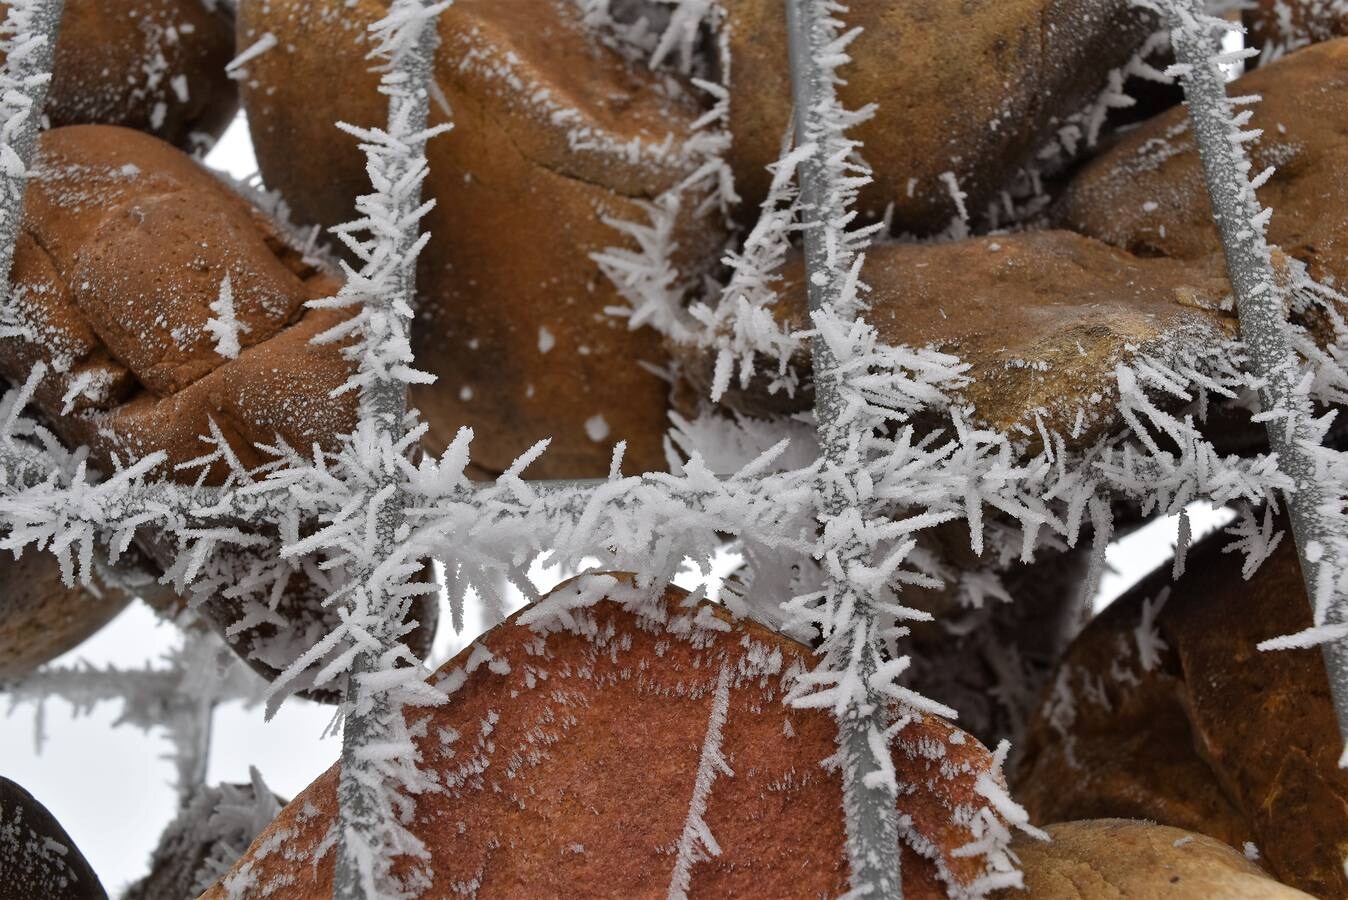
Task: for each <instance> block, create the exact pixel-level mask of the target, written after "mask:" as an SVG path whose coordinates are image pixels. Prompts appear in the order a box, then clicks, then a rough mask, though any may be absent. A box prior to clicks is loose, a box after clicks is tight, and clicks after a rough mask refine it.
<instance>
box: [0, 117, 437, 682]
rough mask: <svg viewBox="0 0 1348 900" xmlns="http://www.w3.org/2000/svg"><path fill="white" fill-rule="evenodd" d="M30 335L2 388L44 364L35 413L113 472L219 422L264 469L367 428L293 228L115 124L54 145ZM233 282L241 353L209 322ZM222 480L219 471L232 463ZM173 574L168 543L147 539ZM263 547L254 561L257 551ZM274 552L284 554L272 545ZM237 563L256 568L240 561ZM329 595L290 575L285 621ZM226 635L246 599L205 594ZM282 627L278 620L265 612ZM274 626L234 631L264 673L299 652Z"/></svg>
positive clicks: (320, 274) (175, 455)
mask: <svg viewBox="0 0 1348 900" xmlns="http://www.w3.org/2000/svg"><path fill="white" fill-rule="evenodd" d="M14 277H15V283H16V286H17V294H16V296H17V299H18V302H17V303H16V304H15V309H14V315H15V317H16V318H17V321H18V322H19V324H20V326H21V327H20V328H18V329H17V331H18V333H17V334H15V335H11V336H9V337H5V338H2V339H0V375H3V376H4V377H5V378H7V379H8V380H10V381H13V382H20V381H23V380H25V379H26V378H28V376H29V373H30V372H32V371H33V369H34V366H35V365H37V364H39V363H41V364H45V365H46V366H47V367H48V374H47V376H46V377H45V378H44V379H43V381H42V382H41V385H40V388H39V390H38V391H37V394H36V397H35V405H36V406H37V408H38V410H39V411H40V412H41V413H42V414H43V417H44V418H45V419H46V421H47V422H48V424H49V425H50V426H51V427H52V429H53V430H54V431H55V432H56V433H57V434H58V435H59V436H60V437H61V438H62V439H63V440H64V441H65V443H66V444H67V445H68V446H71V447H76V446H87V447H89V448H91V450H92V458H93V460H94V462H95V464H96V465H97V467H98V468H99V469H101V470H102V471H104V472H107V471H111V470H112V464H113V463H112V460H113V458H114V457H119V458H121V459H122V460H128V459H135V458H140V457H143V456H145V455H148V454H150V453H155V452H163V453H165V454H166V456H167V466H166V467H165V468H163V469H161V473H162V474H163V475H164V477H176V478H179V479H182V480H185V481H187V482H189V483H190V482H191V481H193V480H194V479H195V478H196V477H197V472H196V470H191V469H188V470H175V469H172V468H169V467H168V466H174V465H177V464H179V463H184V462H187V461H189V460H192V459H194V458H197V457H199V456H201V455H202V454H203V453H204V452H207V451H208V450H209V449H210V448H209V446H208V445H207V444H205V443H203V442H202V436H203V435H207V434H209V431H210V427H211V424H212V423H214V425H215V426H216V427H217V428H218V429H219V430H220V432H221V434H223V435H224V437H225V438H226V440H227V441H228V442H229V443H230V445H231V447H232V449H233V451H234V453H235V455H236V456H237V458H238V459H239V460H240V461H241V462H242V463H243V464H244V465H245V466H253V465H256V464H259V463H261V462H263V461H264V460H266V459H267V458H268V457H266V456H265V454H264V453H263V452H262V451H260V450H259V449H257V446H256V445H257V444H259V443H261V444H268V445H274V444H275V443H276V442H277V439H278V437H279V438H280V439H281V440H283V441H285V442H286V443H287V444H289V445H290V446H291V447H295V448H302V449H304V450H307V449H308V448H310V447H312V446H313V445H315V444H318V445H320V446H324V447H329V448H331V447H332V446H334V444H335V442H336V439H337V438H338V436H339V435H341V434H343V433H345V432H347V431H349V430H350V428H351V427H352V425H353V423H354V421H355V408H354V406H355V404H354V400H353V399H352V398H351V395H346V396H345V397H343V398H339V399H334V398H333V397H332V396H331V394H332V392H333V390H335V389H336V388H337V387H339V386H340V385H342V384H343V382H345V380H346V378H347V376H348V374H349V371H350V369H349V363H348V362H347V361H346V360H345V359H344V358H343V357H342V355H341V352H340V349H339V347H337V346H335V345H332V344H328V345H323V346H315V345H313V344H311V343H310V341H311V339H312V338H313V337H314V336H315V335H317V334H319V333H321V332H322V331H324V330H325V329H326V328H328V327H329V326H331V325H333V324H336V323H338V322H340V321H341V317H342V316H345V315H348V314H349V313H346V312H341V311H331V310H307V309H306V308H305V302H306V301H307V300H309V299H312V298H316V297H322V296H327V295H330V294H331V293H332V292H333V291H335V290H336V289H337V288H338V282H337V280H336V279H334V278H333V277H331V276H330V275H328V274H326V273H325V272H324V271H323V270H322V269H320V268H319V267H318V266H317V265H316V264H315V263H314V262H313V261H312V260H308V259H306V258H305V257H304V256H303V254H301V253H300V252H298V251H297V250H295V249H293V248H292V247H291V246H290V244H289V243H288V242H287V240H286V238H285V235H284V234H283V232H282V231H281V229H280V228H279V227H278V226H277V225H276V224H275V223H274V222H273V221H272V220H271V219H269V218H268V217H267V216H266V215H264V214H263V213H262V212H261V211H260V210H258V209H257V208H255V207H254V206H252V205H251V204H249V203H248V202H247V201H246V200H244V199H243V198H242V197H241V196H239V195H238V194H236V193H235V192H234V191H233V190H232V189H230V188H229V187H227V186H226V185H225V184H224V183H223V182H221V181H220V180H218V179H217V178H216V177H215V176H213V175H212V174H211V173H210V172H209V171H207V170H206V169H204V168H203V167H201V166H200V165H198V164H197V163H195V162H193V161H192V160H191V159H190V158H189V157H187V156H186V155H185V154H183V153H181V152H180V151H178V150H175V149H174V148H172V147H170V146H169V145H168V144H166V143H164V142H162V141H160V140H158V139H156V138H153V137H150V136H148V135H145V134H142V133H140V132H136V131H131V130H128V129H123V128H115V127H112V126H105V125H104V126H72V127H69V128H58V129H55V130H53V131H50V132H48V133H46V134H45V135H44V136H43V138H42V142H41V147H40V151H39V157H38V161H37V167H36V175H35V178H34V180H33V182H32V183H31V185H30V187H29V190H28V195H27V205H26V208H25V216H24V228H23V233H22V235H21V236H20V238H19V242H18V246H17V249H16V256H15V263H14ZM226 279H228V280H229V284H230V289H231V291H232V293H233V302H234V307H235V317H236V319H237V321H238V322H239V323H240V324H241V325H242V327H243V328H244V329H246V330H244V331H242V333H241V334H240V335H239V343H240V345H241V349H240V352H238V353H237V355H236V356H235V355H233V354H232V351H230V350H229V349H228V348H222V347H221V346H220V345H219V344H218V343H217V338H216V336H215V335H214V334H213V333H212V331H211V330H210V329H208V328H207V327H206V325H207V323H208V321H210V320H211V319H212V317H213V316H214V315H215V313H214V312H213V311H212V310H211V304H212V303H214V302H215V301H216V300H217V299H218V298H219V296H220V293H221V290H222V285H223V284H224V282H225V280H226ZM209 474H210V480H212V481H218V480H219V479H221V478H222V477H223V476H224V466H223V464H217V465H216V466H215V467H213V468H212V470H211V472H210V473H209ZM140 539H141V542H142V545H143V546H144V547H145V549H146V551H147V552H148V553H149V555H150V556H152V557H153V558H154V559H155V560H156V561H157V562H158V563H159V564H160V565H161V566H162V565H166V564H167V563H168V561H169V560H170V559H171V556H170V548H169V547H168V545H167V543H166V542H164V541H162V540H160V539H159V536H157V535H155V534H153V533H151V532H149V531H148V530H147V531H146V532H145V533H143V534H141V535H140ZM248 552H256V551H248ZM266 552H267V553H268V554H270V553H273V552H274V549H268V550H267V551H266ZM241 564H246V561H245V563H241ZM321 600H322V597H321V593H320V592H318V591H317V590H316V589H315V587H314V586H313V585H312V584H310V583H309V582H308V579H307V578H304V577H302V576H300V575H293V576H292V577H291V581H290V584H289V586H288V588H287V593H286V598H285V599H284V600H283V601H282V603H281V609H280V610H279V613H280V616H281V618H283V619H284V620H285V621H287V622H288V623H290V626H291V627H293V628H295V629H298V630H299V632H300V633H302V634H305V635H306V637H307V638H312V637H313V635H314V634H315V633H317V632H314V631H312V630H311V629H313V628H316V627H318V625H317V624H316V622H315V620H316V619H320V618H321V617H323V616H324V615H327V613H324V611H323V610H322V608H321V605H320V602H321ZM420 606H421V608H420V609H419V610H418V612H417V617H418V619H419V621H420V622H421V624H422V626H423V627H422V629H421V630H420V631H418V632H417V633H416V635H414V637H413V638H409V641H411V642H412V643H413V644H414V645H415V646H416V647H417V648H418V649H425V647H426V646H428V641H429V636H430V634H431V633H432V632H433V622H434V613H435V606H434V603H433V602H432V603H423V604H421V605H420ZM205 610H206V613H207V615H208V616H209V617H210V618H211V619H212V620H214V621H215V622H216V624H217V625H218V626H219V627H221V628H222V629H224V628H227V627H228V626H230V625H231V624H233V623H234V622H235V621H237V620H238V618H239V617H240V616H241V615H242V609H241V605H240V603H239V602H237V601H235V600H232V599H225V598H223V597H222V596H219V595H216V594H211V595H210V596H209V597H208V600H207V603H206V606H205ZM264 618H271V617H264ZM276 631H277V626H276V625H274V624H272V623H270V622H268V623H265V624H262V625H259V626H258V627H257V628H255V629H248V630H246V631H243V632H240V633H233V634H230V635H229V640H230V642H231V644H232V645H233V646H235V648H236V649H238V650H239V651H240V653H241V654H242V655H244V657H245V658H246V659H248V661H249V662H250V663H251V664H253V665H254V666H255V667H257V668H258V669H259V670H260V671H262V672H263V673H264V674H274V673H275V672H276V671H277V670H278V669H280V668H283V667H284V666H285V665H286V664H287V663H288V662H289V661H290V658H291V657H290V656H288V655H287V654H293V652H294V649H293V648H294V646H295V641H293V640H286V636H285V635H284V634H282V635H281V636H280V637H281V639H280V640H278V641H275V642H273V641H272V640H271V638H273V637H275V636H276Z"/></svg>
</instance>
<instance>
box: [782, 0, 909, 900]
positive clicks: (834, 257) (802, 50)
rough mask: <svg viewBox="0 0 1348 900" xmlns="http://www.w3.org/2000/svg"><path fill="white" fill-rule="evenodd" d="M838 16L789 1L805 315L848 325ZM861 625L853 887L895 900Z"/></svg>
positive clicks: (847, 787)
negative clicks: (837, 142)
mask: <svg viewBox="0 0 1348 900" xmlns="http://www.w3.org/2000/svg"><path fill="white" fill-rule="evenodd" d="M836 10H837V7H836V5H835V4H832V3H829V2H827V0H786V11H787V28H788V33H789V37H790V54H791V60H790V62H791V76H792V77H791V81H792V93H793V97H794V101H795V109H796V146H797V148H798V150H799V149H802V148H804V147H806V146H808V145H813V147H814V149H813V152H811V153H810V154H809V155H808V156H806V157H805V158H804V159H803V160H802V161H801V164H800V169H799V184H800V197H801V209H802V219H803V225H804V240H805V267H806V272H807V278H806V282H807V284H808V292H809V300H810V309H811V312H813V313H816V314H818V313H824V314H830V315H832V314H840V315H842V316H844V317H847V318H851V317H854V316H855V314H856V309H855V305H854V304H852V303H849V298H848V296H847V294H848V291H847V280H848V279H852V278H855V276H856V272H855V271H854V270H852V269H850V267H849V266H848V263H850V262H851V260H850V259H848V258H847V254H842V255H841V256H842V258H841V259H840V258H839V253H838V248H837V246H836V239H837V238H838V236H839V235H838V234H837V232H838V231H840V230H841V229H842V228H843V227H845V225H846V222H847V219H848V210H847V209H846V208H845V207H844V206H843V204H842V203H840V202H839V200H840V198H841V197H842V196H845V194H846V190H845V188H844V187H842V186H840V185H838V184H837V183H836V180H837V179H838V178H840V177H841V176H840V174H839V173H838V172H837V171H836V161H835V160H834V159H833V158H832V156H833V154H834V153H835V152H837V151H838V149H839V148H837V147H835V146H832V145H831V142H830V141H829V140H828V139H827V137H828V135H829V134H830V133H835V134H836V133H840V132H841V129H842V128H844V127H845V123H844V122H840V121H835V120H831V119H833V117H834V116H835V115H836V114H838V113H841V109H840V108H839V107H838V105H837V103H836V98H835V91H834V80H835V77H836V76H835V75H834V68H835V67H836V65H837V60H836V58H835V59H833V60H830V59H829V57H830V56H832V55H834V54H835V53H837V52H840V51H841V48H836V49H835V48H834V47H832V46H830V45H832V44H834V43H835V42H836V41H837V35H836V27H835V26H836V23H834V22H833V21H832V19H831V14H832V13H833V12H835V11H836ZM844 46H845V45H844ZM831 231H832V232H833V233H832V234H831V233H830V232H831ZM831 243H833V246H830V244H831ZM849 307H850V308H849ZM811 349H812V354H813V360H814V384H815V418H816V421H817V428H818V433H819V443H820V450H821V452H822V455H823V457H824V461H825V463H826V467H827V469H828V470H830V471H828V472H827V473H826V475H825V477H824V479H823V480H822V482H821V491H822V496H821V506H822V508H821V510H820V511H821V513H822V514H823V515H822V516H821V518H825V519H828V518H837V517H841V516H845V515H846V514H847V513H848V507H849V501H848V498H847V494H846V493H845V492H844V491H843V490H842V489H841V486H840V484H839V480H840V479H842V480H846V479H847V478H848V475H849V474H854V470H855V469H856V468H857V466H858V465H859V460H858V458H857V453H858V450H859V447H858V443H857V442H856V441H855V440H854V435H853V434H852V431H853V429H851V428H849V427H848V426H847V425H845V424H843V423H842V419H843V418H844V417H843V411H844V405H845V404H844V402H843V400H842V397H841V393H840V376H839V373H838V360H837V358H836V357H835V355H834V353H833V350H832V349H831V348H830V347H829V345H828V343H827V341H825V340H824V339H822V338H816V339H815V340H814V341H813V342H812V348H811ZM838 555H839V557H840V558H841V559H840V567H841V568H842V569H850V568H851V567H852V566H854V565H857V564H859V563H863V562H864V561H865V560H866V558H867V556H868V555H869V554H868V548H867V547H866V546H864V545H863V543H862V542H861V541H860V539H859V538H857V537H852V538H851V539H849V540H846V541H845V542H844V544H843V546H842V547H841V548H839V552H838ZM833 588H834V590H836V591H837V592H838V593H839V594H843V595H848V596H847V597H846V602H850V603H852V604H855V606H856V607H858V608H859V609H862V610H864V609H865V607H866V606H867V603H868V601H869V599H870V598H868V597H866V596H862V595H861V592H860V591H858V590H857V589H856V588H855V586H854V585H850V584H835V585H833ZM859 618H860V619H861V625H860V626H859V628H858V629H855V630H854V629H850V628H849V629H847V633H845V634H841V635H836V634H835V635H834V636H833V638H832V639H833V640H842V641H845V642H848V643H849V644H850V647H849V650H850V651H851V652H849V653H848V654H847V655H848V656H850V657H853V658H858V657H859V663H858V670H859V671H858V674H859V676H860V681H861V684H862V685H864V692H865V701H864V702H863V703H855V702H849V704H848V708H847V709H846V711H845V712H844V713H843V714H842V715H840V716H839V717H838V742H839V757H840V762H841V766H842V779H843V805H844V810H845V814H846V827H847V849H848V856H849V858H850V862H851V868H852V875H851V884H852V889H853V891H855V892H857V893H858V894H862V893H865V894H866V895H867V896H874V897H882V898H901V897H902V896H903V883H902V873H901V871H900V856H899V824H898V810H897V807H896V805H895V796H894V794H893V793H892V792H891V791H889V790H886V789H885V788H884V787H882V786H879V785H875V786H872V785H871V784H868V781H870V780H871V776H872V774H873V773H877V772H883V771H885V770H889V769H891V767H892V764H891V762H890V760H889V759H888V755H889V747H888V741H887V740H886V739H885V737H884V736H885V735H886V734H887V732H888V729H889V722H888V721H887V718H886V710H887V708H888V703H887V701H886V699H885V698H884V696H883V695H881V694H879V692H877V691H875V690H874V688H873V687H872V686H871V683H872V679H873V678H874V677H875V674H876V660H875V658H874V656H873V653H872V650H873V648H874V646H875V641H874V639H875V636H876V632H877V630H878V627H879V623H878V621H877V620H876V617H875V616H874V615H872V614H870V613H869V612H863V613H862V614H861V615H860V617H859ZM858 632H861V633H858ZM881 756H883V757H884V758H883V759H882V758H881Z"/></svg>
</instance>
